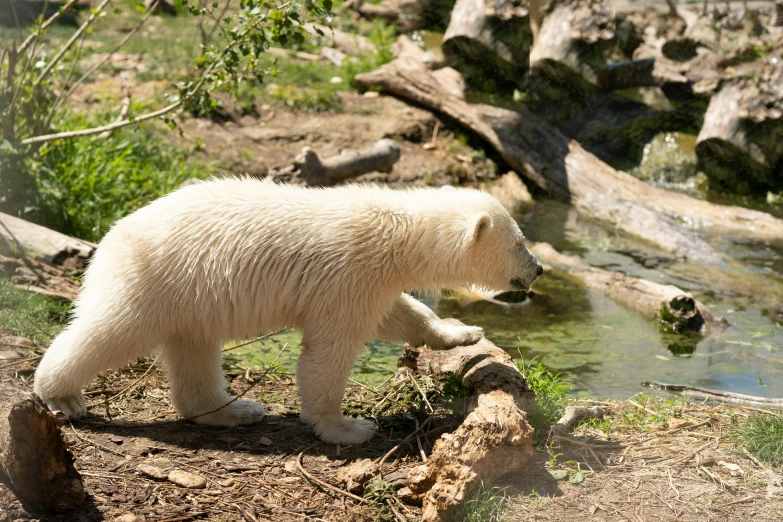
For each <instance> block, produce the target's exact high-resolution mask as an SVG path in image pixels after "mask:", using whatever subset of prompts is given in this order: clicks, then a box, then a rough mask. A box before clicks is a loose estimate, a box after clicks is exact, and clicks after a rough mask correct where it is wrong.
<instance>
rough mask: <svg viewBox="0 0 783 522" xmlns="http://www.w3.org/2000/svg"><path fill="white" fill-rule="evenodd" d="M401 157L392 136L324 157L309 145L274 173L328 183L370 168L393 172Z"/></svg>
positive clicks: (311, 182)
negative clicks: (291, 163)
mask: <svg viewBox="0 0 783 522" xmlns="http://www.w3.org/2000/svg"><path fill="white" fill-rule="evenodd" d="M399 159H400V147H399V145H397V143H396V142H394V140H390V139H382V140H379V141H377V142H376V143H375V144H374V145H373V146H372V147H370V148H369V149H365V150H360V151H353V150H346V151H343V152H342V153H341V154H338V155H337V156H332V157H331V158H326V159H323V160H322V159H321V158H319V157H318V154H317V153H316V152H315V151H314V150H313V149H311V148H310V147H305V148H303V149H302V152H301V153H300V154H299V155H298V156H297V157H296V158H295V159H294V164H293V165H291V166H289V167H285V168H282V169H277V170H275V169H273V170H272V172H271V175H272V176H273V177H274V178H275V179H278V180H281V181H289V182H294V183H297V182H299V183H304V184H307V185H310V186H321V187H326V186H331V185H336V184H337V183H340V182H341V181H345V180H347V179H351V178H355V177H356V176H360V175H362V174H367V173H368V172H391V171H392V169H393V168H394V164H395V163H397V160H399Z"/></svg>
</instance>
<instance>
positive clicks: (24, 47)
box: [19, 0, 79, 54]
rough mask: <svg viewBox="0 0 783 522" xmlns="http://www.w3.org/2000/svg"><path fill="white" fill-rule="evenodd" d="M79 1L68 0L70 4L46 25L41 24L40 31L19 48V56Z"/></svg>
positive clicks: (46, 22)
mask: <svg viewBox="0 0 783 522" xmlns="http://www.w3.org/2000/svg"><path fill="white" fill-rule="evenodd" d="M78 1H79V0H68V3H66V4H65V5H64V6H62V7H61V8H60V9H59V10H58V11H57V12H56V13H54V14H53V15H52V16H50V17H49V19H48V20H46V21H45V22H44V23H42V24H41V27H39V28H38V30H37V31H36V32H34V33H32V34H31V35H30V36H28V37H27V39H26V40H25V41H24V42H22V45H20V46H19V54H22V53H23V52H25V51H26V50H27V48H28V47H29V46H30V45H31V44H32V43H33V42H35V41H37V40H38V38H39V37H40V36H41V34H43V31H44V30H46V28H47V27H49V26H50V25H52V24H53V23H54V22H56V21H57V19H58V18H60V17H61V16H62V15H64V14H65V13H67V12H68V11H69V10H70V9H71V7H73V6H74V4H76V2H78Z"/></svg>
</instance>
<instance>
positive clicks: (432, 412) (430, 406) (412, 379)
mask: <svg viewBox="0 0 783 522" xmlns="http://www.w3.org/2000/svg"><path fill="white" fill-rule="evenodd" d="M410 379H411V381H413V385H414V386H416V389H417V390H419V393H420V394H421V398H422V399H424V403H425V404H426V405H427V409H429V410H430V414H434V413H435V410H434V409H433V408H432V404H430V401H429V400H427V395H426V394H425V393H424V390H422V389H421V387H420V386H419V383H418V382H416V378H415V377H414V376H413V375H411V376H410Z"/></svg>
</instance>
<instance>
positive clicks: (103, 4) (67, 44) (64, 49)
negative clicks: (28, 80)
mask: <svg viewBox="0 0 783 522" xmlns="http://www.w3.org/2000/svg"><path fill="white" fill-rule="evenodd" d="M110 1H111V0H103V2H101V3H100V5H99V6H98V7H96V8H95V9H93V10H92V12H91V13H90V16H88V17H87V20H85V21H84V23H83V24H82V25H81V26H80V27H79V28H78V29H77V30H76V32H75V33H73V36H71V38H70V40H68V41H67V42H65V45H63V46H62V47H61V48H60V50H59V51H58V52H57V54H56V55H54V58H52V61H51V62H49V63H48V64H47V65H46V67H44V69H43V71H41V74H39V75H38V78H36V79H35V81H34V82H33V87H38V85H39V84H40V83H41V81H43V79H44V78H46V76H47V75H48V74H49V71H51V70H52V67H54V66H55V65H57V62H59V61H60V60H61V59H62V57H63V56H64V55H65V53H66V52H68V49H70V48H71V46H72V45H73V44H74V42H76V40H78V39H79V37H80V36H81V35H82V33H83V32H84V31H86V30H87V28H88V27H89V26H90V24H91V23H92V22H93V20H95V18H96V17H97V16H98V15H99V14H100V12H101V10H102V9H103V8H104V7H106V5H107V4H108V3H109V2H110Z"/></svg>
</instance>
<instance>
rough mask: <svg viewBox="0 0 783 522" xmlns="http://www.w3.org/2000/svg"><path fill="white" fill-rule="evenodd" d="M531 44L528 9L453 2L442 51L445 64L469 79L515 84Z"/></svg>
mask: <svg viewBox="0 0 783 522" xmlns="http://www.w3.org/2000/svg"><path fill="white" fill-rule="evenodd" d="M531 40H532V36H531V34H530V22H529V13H528V9H527V8H526V7H523V6H521V5H519V3H518V2H514V1H513V0H457V3H456V4H455V5H454V9H453V10H452V11H451V19H450V20H449V26H448V28H447V29H446V33H445V34H444V35H443V43H442V47H443V54H444V56H445V57H446V61H447V63H448V64H449V65H451V66H452V67H454V68H455V69H457V70H459V71H461V72H462V73H464V74H465V75H466V76H467V77H469V78H471V79H480V78H487V79H490V78H491V79H494V78H502V79H504V80H507V81H515V80H517V79H518V77H519V75H520V71H521V70H524V69H526V68H527V65H528V54H529V52H530V45H531Z"/></svg>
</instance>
